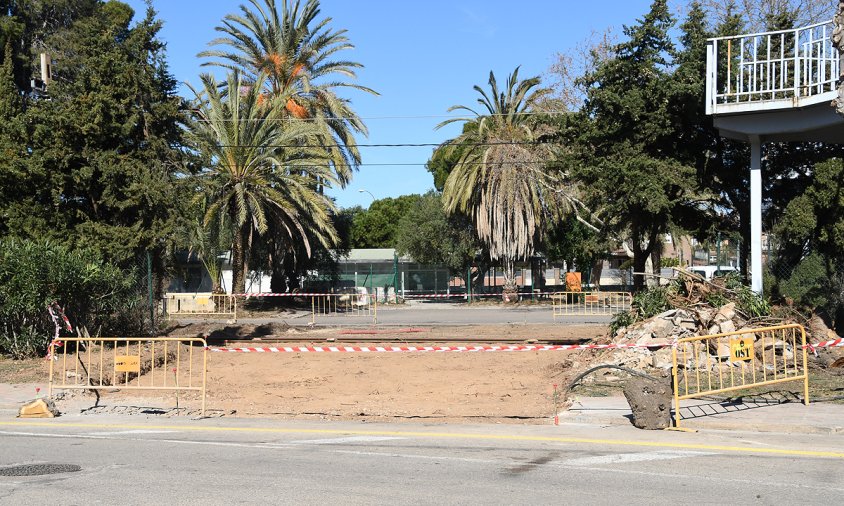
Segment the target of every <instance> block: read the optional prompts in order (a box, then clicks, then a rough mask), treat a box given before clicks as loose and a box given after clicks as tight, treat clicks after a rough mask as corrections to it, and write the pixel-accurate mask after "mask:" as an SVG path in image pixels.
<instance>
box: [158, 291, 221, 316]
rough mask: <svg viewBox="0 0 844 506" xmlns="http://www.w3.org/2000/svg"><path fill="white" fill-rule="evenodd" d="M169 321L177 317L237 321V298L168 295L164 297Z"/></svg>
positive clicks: (196, 294) (183, 294)
mask: <svg viewBox="0 0 844 506" xmlns="http://www.w3.org/2000/svg"><path fill="white" fill-rule="evenodd" d="M164 313H165V314H166V315H167V319H168V320H169V319H171V318H173V317H175V316H222V317H229V318H230V319H232V320H237V297H235V296H234V295H228V294H211V293H168V294H167V295H165V297H164Z"/></svg>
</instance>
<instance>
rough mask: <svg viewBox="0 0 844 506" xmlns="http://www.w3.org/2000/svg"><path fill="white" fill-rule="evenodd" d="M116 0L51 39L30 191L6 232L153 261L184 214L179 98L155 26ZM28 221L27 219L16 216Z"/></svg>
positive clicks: (36, 106)
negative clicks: (51, 73) (51, 72)
mask: <svg viewBox="0 0 844 506" xmlns="http://www.w3.org/2000/svg"><path fill="white" fill-rule="evenodd" d="M133 14H134V13H133V11H132V10H131V9H130V8H129V7H128V6H126V5H125V4H122V3H120V2H109V3H105V4H100V6H99V7H98V9H97V10H96V11H95V13H94V15H92V16H90V17H86V18H83V19H80V20H78V21H76V22H75V23H74V24H73V25H72V26H71V27H70V28H68V29H67V30H62V31H60V32H59V33H57V34H56V35H55V36H54V37H53V38H51V39H49V41H48V47H50V46H51V47H52V55H53V58H54V59H55V60H56V61H57V65H56V69H55V81H54V83H53V84H52V85H51V86H50V87H49V88H48V93H49V95H50V100H41V101H37V102H34V103H33V104H32V106H31V107H30V110H29V111H28V113H27V114H29V115H30V117H31V124H33V125H35V128H34V131H33V135H32V140H31V142H30V149H31V157H30V158H31V161H30V163H29V166H28V173H27V176H28V178H27V186H25V188H26V190H27V191H26V194H25V195H22V198H21V199H20V202H19V208H20V211H19V212H18V213H17V215H18V217H19V219H18V220H15V221H12V222H10V224H9V227H10V231H11V232H12V233H14V234H15V235H19V236H25V237H44V236H52V237H54V238H55V239H57V240H60V241H62V242H66V243H70V244H71V245H79V244H85V245H87V246H90V247H95V248H96V249H99V250H100V251H102V252H104V253H105V254H106V255H107V256H108V257H109V258H111V259H115V260H118V261H130V260H132V259H133V258H134V257H137V256H138V255H140V254H142V253H143V252H144V251H149V250H152V251H153V252H154V253H155V254H156V258H158V255H159V254H160V253H161V252H162V250H163V248H164V247H165V246H166V245H167V244H169V243H170V242H171V241H172V240H173V239H172V238H173V236H174V229H175V226H176V220H177V218H178V216H180V214H181V213H180V212H179V211H180V210H179V202H182V201H186V199H181V200H180V199H179V195H178V190H179V180H178V179H177V178H176V177H175V172H176V170H177V168H178V167H179V165H180V163H179V160H178V156H179V152H178V150H177V149H176V147H177V146H178V145H179V143H180V140H179V139H180V129H179V126H178V125H179V121H180V118H181V112H180V99H179V98H178V97H177V96H176V94H175V89H176V82H175V80H174V79H173V78H172V76H171V75H170V74H169V71H168V69H167V65H166V61H165V53H164V44H163V43H162V42H161V41H160V40H158V38H157V37H158V32H159V30H160V22H159V21H157V20H156V19H155V13H154V12H153V11H152V10H151V9H149V10H148V11H147V13H146V17H145V18H144V19H143V20H142V21H140V22H139V23H138V24H137V25H136V26H130V20H131V19H132V16H133ZM24 214H26V215H27V216H29V218H28V219H22V217H23V216H24Z"/></svg>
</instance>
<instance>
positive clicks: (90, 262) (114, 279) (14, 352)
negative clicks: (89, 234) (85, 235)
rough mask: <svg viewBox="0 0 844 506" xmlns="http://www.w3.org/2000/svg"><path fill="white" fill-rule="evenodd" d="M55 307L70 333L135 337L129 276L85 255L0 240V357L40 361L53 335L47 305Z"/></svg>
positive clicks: (134, 296) (138, 322) (138, 304)
mask: <svg viewBox="0 0 844 506" xmlns="http://www.w3.org/2000/svg"><path fill="white" fill-rule="evenodd" d="M53 301H55V302H57V303H58V304H59V305H60V306H62V307H63V308H64V310H65V314H66V315H67V316H68V317H69V318H70V320H71V322H72V324H73V325H74V327H78V328H84V329H88V330H89V331H90V332H91V334H93V335H96V334H101V333H109V334H114V335H120V334H124V335H127V334H129V333H132V334H134V333H136V332H137V331H139V330H140V328H141V326H142V319H139V318H138V315H139V310H141V309H142V299H141V296H140V293H139V292H138V291H137V290H136V289H135V276H134V273H131V272H126V271H124V270H122V269H120V268H119V267H117V266H115V265H114V264H111V263H108V262H105V261H104V260H103V259H102V258H101V257H100V256H99V254H97V253H96V252H94V251H91V250H87V249H80V250H73V251H71V250H69V249H67V248H65V247H63V246H61V245H58V244H55V243H50V242H33V241H22V240H17V239H5V240H0V353H3V354H7V355H11V356H12V357H14V358H24V357H31V356H35V355H43V354H44V353H46V351H47V345H48V344H49V342H50V340H51V339H52V337H53V335H54V333H55V327H54V325H53V322H52V320H51V319H50V317H49V315H48V313H47V305H48V304H50V303H51V302H53Z"/></svg>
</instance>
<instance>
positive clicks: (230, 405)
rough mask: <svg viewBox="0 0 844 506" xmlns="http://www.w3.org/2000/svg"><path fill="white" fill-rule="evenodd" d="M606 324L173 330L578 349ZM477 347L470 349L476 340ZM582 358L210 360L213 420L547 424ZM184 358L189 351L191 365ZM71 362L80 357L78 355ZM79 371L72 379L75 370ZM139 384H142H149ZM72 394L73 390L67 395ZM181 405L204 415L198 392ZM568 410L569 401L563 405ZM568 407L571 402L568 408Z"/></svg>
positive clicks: (150, 397) (141, 402)
mask: <svg viewBox="0 0 844 506" xmlns="http://www.w3.org/2000/svg"><path fill="white" fill-rule="evenodd" d="M606 332H607V329H606V326H604V325H560V324H557V325H547V324H537V325H530V324H529V325H521V324H520V325H474V326H457V327H433V328H424V327H418V328H413V327H408V328H384V327H378V328H370V329H361V328H352V329H344V328H307V327H304V328H303V327H288V326H287V325H286V324H263V325H249V324H245V325H225V324H214V323H199V324H189V325H179V326H175V327H174V328H172V329H171V330H170V335H171V336H174V335H177V336H207V337H208V339H209V344H210V345H212V346H214V347H219V348H226V347H241V346H244V347H270V346H276V345H279V346H284V345H290V346H309V345H315V346H326V345H332V344H333V345H337V346H340V345H353V346H367V345H372V346H384V345H396V346H399V345H401V346H403V345H414V344H422V345H447V344H454V345H463V346H465V345H467V344H503V343H505V342H506V343H514V344H525V343H541V344H546V343H561V344H564V343H579V342H584V341H586V340H591V339H594V338H597V337H600V336H603V335H605V334H606ZM467 340H468V343H467ZM596 353H601V352H599V351H595V350H584V351H528V352H522V351H518V352H442V353H436V352H433V353H432V352H393V353H389V352H387V353H345V352H336V353H330V352H327V353H254V352H253V353H229V352H210V351H209V353H208V377H207V379H208V393H207V410H208V412H209V414H212V415H214V414H217V415H219V414H224V415H227V416H231V415H234V416H261V417H266V416H280V417H287V418H311V419H320V418H322V419H371V420H387V419H394V420H401V419H415V420H420V419H422V420H425V419H430V420H432V421H451V420H457V419H475V420H478V419H483V420H488V421H505V422H506V421H509V422H516V423H518V422H525V423H540V422H541V421H543V420H550V419H551V418H553V415H554V387H553V385H554V384H557V385H558V386H560V387H562V386H564V385H565V384H567V381H568V380H569V379H570V377H571V376H572V375H573V374H574V372H576V371H577V370H579V369H581V368H580V366H579V361H580V360H582V359H583V358H584V355H583V354H592V356H593V357H594V354H596ZM603 353H606V352H603ZM185 356H187V354H186V353H183V354H182V357H185ZM71 361H72V357H71ZM68 374H70V373H68ZM0 377H2V380H0V381H2V382H4V383H36V384H39V383H40V384H43V387H45V388H43V390H46V384H47V380H48V377H49V361H47V360H44V359H39V360H31V361H24V362H12V361H0ZM140 381H141V382H144V381H145V378H144V377H143V376H142V377H141V378H140ZM69 392H70V391H69ZM95 402H98V405H102V406H105V407H104V408H96V409H109V407H110V406H119V408H117V409H125V407H127V406H145V407H155V408H159V409H161V410H165V411H166V410H169V409H171V408H173V407H175V406H176V402H177V401H176V398H175V396H174V395H172V394H170V393H167V394H164V395H162V393H160V392H156V391H148V392H138V391H128V390H126V391H120V392H101V398H100V399H99V401H97V400H96V398H95V397H94V396H93V395H92V394H90V393H82V392H78V391H73V393H70V394H69V395H66V396H65V397H64V398H63V399H62V400H61V401H60V402H59V407H60V409H62V407H63V406H64V409H63V411H66V412H71V411H73V410H77V409H86V408H90V407H92V406H93V405H94V403H95ZM178 402H179V405H180V407H182V408H185V407H187V408H189V410H190V411H192V412H195V410H196V409H197V408H198V407H199V405H200V403H199V397H198V395H197V394H196V393H195V392H189V393H182V394H180V399H179V401H178ZM560 402H561V404H562V401H560ZM560 407H561V408H562V406H560Z"/></svg>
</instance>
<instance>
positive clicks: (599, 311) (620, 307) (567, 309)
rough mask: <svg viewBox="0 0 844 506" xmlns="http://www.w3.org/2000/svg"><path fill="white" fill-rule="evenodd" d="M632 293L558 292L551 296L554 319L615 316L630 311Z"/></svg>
mask: <svg viewBox="0 0 844 506" xmlns="http://www.w3.org/2000/svg"><path fill="white" fill-rule="evenodd" d="M632 303H633V296H632V295H631V294H630V292H556V293H552V294H551V308H552V310H553V311H554V319H555V320H556V319H557V317H558V316H578V315H614V314H616V313H620V312H622V311H628V310H630V306H631V304H632Z"/></svg>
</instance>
